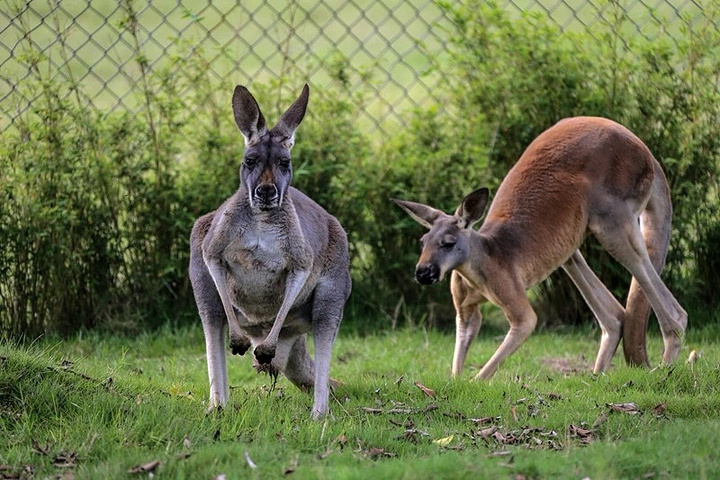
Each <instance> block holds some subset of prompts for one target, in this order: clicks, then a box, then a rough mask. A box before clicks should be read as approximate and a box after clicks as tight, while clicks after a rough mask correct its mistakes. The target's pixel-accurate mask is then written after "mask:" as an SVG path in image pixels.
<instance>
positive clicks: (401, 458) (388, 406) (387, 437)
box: [0, 327, 720, 479]
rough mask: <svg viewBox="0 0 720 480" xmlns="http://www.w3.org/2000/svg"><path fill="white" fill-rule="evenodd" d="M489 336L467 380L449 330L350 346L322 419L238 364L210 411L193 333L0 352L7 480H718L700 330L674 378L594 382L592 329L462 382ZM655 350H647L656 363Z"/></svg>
mask: <svg viewBox="0 0 720 480" xmlns="http://www.w3.org/2000/svg"><path fill="white" fill-rule="evenodd" d="M497 333H498V332H497V331H496V332H493V331H492V329H490V330H489V331H484V332H482V333H481V337H480V339H479V342H478V343H476V344H475V345H474V346H473V348H472V350H471V356H470V365H469V371H467V372H465V374H464V375H463V378H461V379H457V380H452V379H450V378H448V372H449V365H450V357H451V353H452V344H453V338H452V335H451V334H443V333H438V332H425V331H422V330H417V329H415V330H403V331H399V332H389V333H386V334H379V335H376V336H370V337H357V336H352V335H345V336H343V335H341V336H340V338H339V339H338V342H337V344H336V349H335V353H334V358H333V365H332V373H333V376H334V377H336V378H338V379H342V380H343V381H344V382H345V385H344V386H343V387H341V388H340V389H339V390H338V391H337V392H336V399H335V400H334V401H333V403H332V407H331V408H332V417H331V418H329V419H328V420H326V421H324V422H313V421H311V420H310V406H311V398H310V397H309V396H307V395H305V394H303V393H301V392H300V391H299V390H297V389H295V388H294V387H293V386H292V385H290V384H289V383H288V382H287V380H285V379H282V378H281V379H279V380H278V382H277V385H275V386H274V388H273V387H272V382H271V380H270V379H269V378H268V377H267V376H260V375H258V374H256V373H255V372H254V371H253V370H252V368H251V367H250V361H249V359H248V358H245V357H243V358H238V357H235V358H232V359H231V362H230V380H231V385H232V390H231V403H230V405H229V408H227V409H226V410H224V411H223V412H220V413H213V414H209V415H208V414H206V413H205V401H206V395H207V391H208V387H207V384H206V382H207V379H206V369H205V358H204V347H203V341H202V332H201V330H200V328H198V327H193V328H184V329H179V330H172V329H169V328H168V329H165V330H162V331H160V332H156V333H154V334H146V335H142V336H139V337H137V338H116V337H111V336H99V335H95V334H92V335H89V336H88V335H85V336H80V337H78V338H76V339H73V340H70V341H62V342H61V341H52V340H42V341H39V342H37V343H35V344H34V345H32V346H30V347H18V346H15V345H8V344H3V345H2V346H0V478H26V477H30V476H31V475H34V476H35V477H36V478H53V477H54V478H94V479H95V478H126V477H132V476H140V477H146V476H148V472H147V471H148V470H149V471H151V472H152V473H153V474H154V475H157V476H159V477H161V478H207V479H209V478H223V477H221V475H223V474H224V475H225V477H224V478H228V479H232V478H274V477H276V478H280V477H284V476H285V477H288V478H328V479H330V478H332V479H338V478H363V479H364V478H469V477H470V476H473V477H480V478H495V477H504V478H517V479H520V478H550V477H553V478H577V479H580V478H584V477H590V478H593V479H597V478H718V477H720V453H718V450H717V445H718V440H720V350H719V349H718V346H717V339H718V338H720V335H719V334H718V331H717V329H714V330H709V329H706V330H700V331H697V330H696V331H694V332H692V331H691V332H690V334H689V335H688V338H687V342H686V347H685V349H684V351H683V354H682V355H683V357H682V360H681V361H680V362H678V363H677V364H676V365H675V366H674V367H670V368H667V367H665V368H657V369H653V370H648V369H630V368H627V367H625V366H624V365H622V364H623V363H624V362H623V361H622V360H621V354H620V355H619V356H618V357H616V362H615V363H616V365H615V367H614V368H613V369H612V370H611V371H610V372H609V373H608V374H607V375H601V376H593V375H592V374H590V373H589V371H588V370H589V366H590V364H591V362H592V359H593V357H594V353H595V348H596V344H597V336H598V335H597V332H593V331H590V330H588V331H582V332H573V333H565V334H557V333H551V332H544V333H542V332H541V333H537V334H535V335H533V336H532V337H531V339H530V340H529V341H528V342H527V343H526V345H524V346H523V348H522V349H521V350H520V351H519V352H518V353H517V354H516V355H515V356H513V357H511V358H510V359H509V360H508V362H506V364H505V365H504V366H503V367H502V368H501V370H500V371H499V373H498V374H497V375H496V377H495V378H494V379H493V380H492V381H491V382H479V383H475V382H470V381H469V378H470V376H471V375H472V374H473V373H474V372H476V371H477V370H478V368H479V366H480V364H481V362H483V361H485V360H486V359H487V358H488V356H489V355H490V353H491V351H492V349H494V348H495V346H496V345H497V343H498V339H497V338H496V336H497V335H496V334H497ZM660 347H661V342H660V340H659V339H658V338H656V337H652V339H651V345H650V351H651V352H653V354H654V355H653V359H654V360H657V357H658V355H659V350H660ZM692 349H697V350H698V351H702V356H700V358H699V359H698V360H697V361H696V362H695V363H694V364H689V363H687V362H686V361H685V359H686V358H687V357H688V354H689V353H690V351H691V350H692ZM416 382H419V383H420V384H422V385H424V386H426V387H427V388H429V389H432V391H433V392H427V393H425V392H423V390H422V389H421V388H420V387H418V386H417V385H416ZM431 393H432V395H434V396H431V395H430V394H431ZM630 403H632V404H630ZM611 404H628V405H620V406H617V405H616V406H615V407H612V406H610V405H611ZM157 462H159V464H157ZM131 472H138V473H131ZM3 475H4V476H5V477H3Z"/></svg>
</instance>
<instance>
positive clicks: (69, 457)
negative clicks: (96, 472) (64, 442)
mask: <svg viewBox="0 0 720 480" xmlns="http://www.w3.org/2000/svg"><path fill="white" fill-rule="evenodd" d="M76 462H77V452H73V451H70V452H65V451H61V452H60V453H58V454H57V456H56V457H55V458H54V459H53V465H54V466H56V467H58V468H72V467H74V466H75V465H76Z"/></svg>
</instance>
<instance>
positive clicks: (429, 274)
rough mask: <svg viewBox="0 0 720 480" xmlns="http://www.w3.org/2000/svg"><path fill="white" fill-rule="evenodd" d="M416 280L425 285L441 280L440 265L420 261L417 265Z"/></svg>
mask: <svg viewBox="0 0 720 480" xmlns="http://www.w3.org/2000/svg"><path fill="white" fill-rule="evenodd" d="M415 280H417V282H418V283H421V284H423V285H430V284H432V283H435V282H437V281H438V280H440V267H438V266H437V265H435V264H434V263H418V265H417V267H415Z"/></svg>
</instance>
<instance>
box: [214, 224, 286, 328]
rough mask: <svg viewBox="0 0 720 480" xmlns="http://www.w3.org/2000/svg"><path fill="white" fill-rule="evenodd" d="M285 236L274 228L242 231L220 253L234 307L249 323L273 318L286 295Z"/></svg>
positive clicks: (267, 227) (266, 227)
mask: <svg viewBox="0 0 720 480" xmlns="http://www.w3.org/2000/svg"><path fill="white" fill-rule="evenodd" d="M287 242H288V239H287V237H286V236H285V235H282V232H280V231H279V230H278V229H277V228H274V227H273V226H265V228H257V229H254V230H249V231H244V232H243V234H242V235H241V236H240V237H239V238H237V239H236V240H234V241H233V242H231V243H230V244H229V245H228V246H227V247H226V249H225V251H224V253H223V258H224V260H225V264H226V265H227V274H228V278H227V281H228V287H229V290H230V295H231V298H232V301H233V303H234V304H235V306H236V307H237V308H238V309H240V311H241V312H242V313H243V314H244V315H245V316H246V317H247V320H248V321H249V322H250V323H260V322H264V321H272V320H273V319H274V316H275V314H276V313H277V311H278V309H279V308H280V305H281V304H282V299H283V297H284V294H285V282H286V279H287V273H288V270H289V268H290V266H291V265H290V260H289V258H290V256H289V253H288V251H289V249H288V244H287Z"/></svg>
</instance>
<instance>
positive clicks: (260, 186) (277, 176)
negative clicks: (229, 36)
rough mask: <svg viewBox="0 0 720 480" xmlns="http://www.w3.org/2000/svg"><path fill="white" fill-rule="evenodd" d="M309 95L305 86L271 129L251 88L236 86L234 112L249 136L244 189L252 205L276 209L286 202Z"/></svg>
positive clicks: (242, 176) (243, 170)
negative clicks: (294, 149)
mask: <svg viewBox="0 0 720 480" xmlns="http://www.w3.org/2000/svg"><path fill="white" fill-rule="evenodd" d="M309 95H310V89H309V88H308V86H307V85H305V86H304V87H303V90H302V93H300V96H299V97H298V99H297V100H295V103H293V104H292V105H291V106H290V108H288V109H287V111H286V112H285V113H284V114H283V115H282V117H280V121H279V122H278V123H277V125H275V126H274V127H273V128H272V129H271V130H268V129H267V126H266V125H265V118H264V117H263V114H262V112H261V111H260V107H259V106H258V103H257V101H256V100H255V97H253V96H252V94H251V93H250V91H249V90H248V89H247V88H245V87H243V86H240V85H238V86H237V87H235V93H234V94H233V99H232V106H233V113H234V114H235V123H237V126H238V128H239V129H240V132H241V133H242V134H243V137H245V154H244V155H243V162H242V166H241V167H240V188H241V189H243V188H245V189H246V190H247V195H248V199H249V201H250V205H251V206H252V207H258V208H260V209H261V210H272V209H274V208H278V207H280V206H281V205H282V201H283V198H284V197H285V192H287V189H288V187H289V186H290V182H291V181H292V162H291V160H290V150H291V149H292V147H293V144H294V143H295V130H296V129H297V127H298V126H299V125H300V122H301V121H302V119H303V117H304V116H305V110H306V108H307V104H308V98H309Z"/></svg>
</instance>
